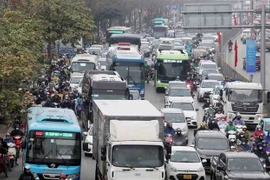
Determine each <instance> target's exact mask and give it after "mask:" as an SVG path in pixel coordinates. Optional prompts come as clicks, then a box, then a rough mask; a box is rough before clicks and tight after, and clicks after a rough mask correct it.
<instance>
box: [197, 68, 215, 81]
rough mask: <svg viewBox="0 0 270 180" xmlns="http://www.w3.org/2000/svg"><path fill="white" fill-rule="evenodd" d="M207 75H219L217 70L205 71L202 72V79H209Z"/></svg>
mask: <svg viewBox="0 0 270 180" xmlns="http://www.w3.org/2000/svg"><path fill="white" fill-rule="evenodd" d="M209 74H219V71H218V70H217V69H205V70H203V71H202V74H201V77H202V79H209V78H208V75H209Z"/></svg>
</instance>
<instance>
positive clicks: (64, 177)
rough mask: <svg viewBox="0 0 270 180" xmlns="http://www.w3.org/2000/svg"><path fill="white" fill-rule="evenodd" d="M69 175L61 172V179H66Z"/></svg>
mask: <svg viewBox="0 0 270 180" xmlns="http://www.w3.org/2000/svg"><path fill="white" fill-rule="evenodd" d="M66 178H67V175H66V174H60V176H59V180H66Z"/></svg>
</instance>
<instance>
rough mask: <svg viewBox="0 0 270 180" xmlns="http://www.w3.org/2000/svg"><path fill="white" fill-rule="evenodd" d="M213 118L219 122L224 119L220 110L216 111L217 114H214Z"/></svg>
mask: <svg viewBox="0 0 270 180" xmlns="http://www.w3.org/2000/svg"><path fill="white" fill-rule="evenodd" d="M215 117H216V119H217V120H220V119H221V118H222V117H224V114H223V113H221V110H218V111H217V113H216V114H215Z"/></svg>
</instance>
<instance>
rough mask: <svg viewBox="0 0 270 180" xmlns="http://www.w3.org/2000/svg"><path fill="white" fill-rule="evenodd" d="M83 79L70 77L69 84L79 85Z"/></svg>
mask: <svg viewBox="0 0 270 180" xmlns="http://www.w3.org/2000/svg"><path fill="white" fill-rule="evenodd" d="M82 78H83V77H71V78H70V84H79V83H80V81H81V80H82Z"/></svg>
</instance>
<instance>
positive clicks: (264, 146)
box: [262, 140, 270, 154]
mask: <svg viewBox="0 0 270 180" xmlns="http://www.w3.org/2000/svg"><path fill="white" fill-rule="evenodd" d="M262 146H263V150H265V152H266V153H267V154H268V153H269V152H270V148H269V147H268V142H266V141H265V140H263V142H262Z"/></svg>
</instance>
